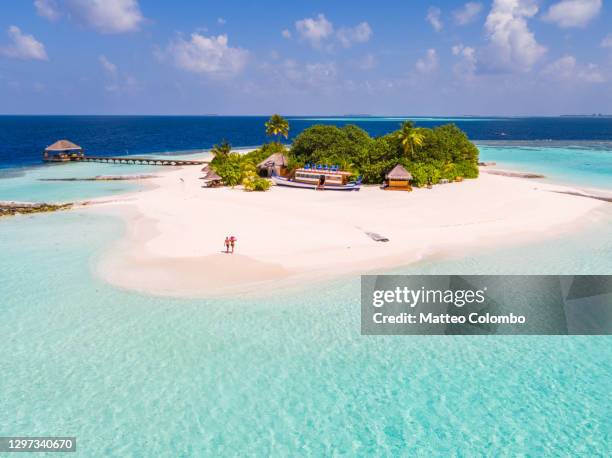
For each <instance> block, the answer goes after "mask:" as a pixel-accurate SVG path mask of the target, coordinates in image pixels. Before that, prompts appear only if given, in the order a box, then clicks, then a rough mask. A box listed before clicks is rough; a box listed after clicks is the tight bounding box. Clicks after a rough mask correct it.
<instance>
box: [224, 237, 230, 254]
mask: <svg viewBox="0 0 612 458" xmlns="http://www.w3.org/2000/svg"><path fill="white" fill-rule="evenodd" d="M229 249H230V238H229V237H225V252H226V253H229Z"/></svg>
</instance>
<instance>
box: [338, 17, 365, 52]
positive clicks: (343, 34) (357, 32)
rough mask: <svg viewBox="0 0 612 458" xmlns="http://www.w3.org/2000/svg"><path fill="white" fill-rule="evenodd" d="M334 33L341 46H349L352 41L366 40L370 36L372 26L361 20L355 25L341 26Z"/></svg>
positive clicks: (363, 41)
mask: <svg viewBox="0 0 612 458" xmlns="http://www.w3.org/2000/svg"><path fill="white" fill-rule="evenodd" d="M336 35H337V37H338V40H340V43H341V44H342V46H344V47H345V48H350V47H351V46H352V45H353V44H354V43H365V42H367V41H368V40H369V39H370V37H371V36H372V28H371V27H370V24H368V23H367V22H362V23H360V24H358V25H356V26H355V27H342V28H341V29H340V30H338V32H337V33H336Z"/></svg>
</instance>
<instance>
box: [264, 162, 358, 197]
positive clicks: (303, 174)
mask: <svg viewBox="0 0 612 458" xmlns="http://www.w3.org/2000/svg"><path fill="white" fill-rule="evenodd" d="M350 176H351V173H350V172H343V171H341V170H337V169H331V170H330V169H327V170H325V169H317V168H311V167H307V168H300V169H297V170H296V171H295V174H294V176H293V178H284V177H279V176H276V175H275V176H272V181H273V182H274V184H276V185H277V186H288V187H291V188H303V189H317V190H322V191H359V189H361V179H359V180H357V181H348V178H349V177H350Z"/></svg>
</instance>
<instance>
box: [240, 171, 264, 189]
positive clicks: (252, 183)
mask: <svg viewBox="0 0 612 458" xmlns="http://www.w3.org/2000/svg"><path fill="white" fill-rule="evenodd" d="M242 185H243V186H244V189H245V191H267V190H268V189H270V186H271V183H270V180H266V179H265V178H261V177H260V176H258V175H257V173H255V172H253V171H248V172H245V174H244V178H242Z"/></svg>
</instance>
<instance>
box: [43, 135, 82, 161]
mask: <svg viewBox="0 0 612 458" xmlns="http://www.w3.org/2000/svg"><path fill="white" fill-rule="evenodd" d="M82 157H83V148H81V147H80V146H79V145H77V144H76V143H72V142H71V141H70V140H58V141H56V142H55V143H53V144H52V145H49V146H47V147H46V148H45V151H44V152H43V159H44V160H45V161H69V160H71V158H75V159H79V158H82Z"/></svg>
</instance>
